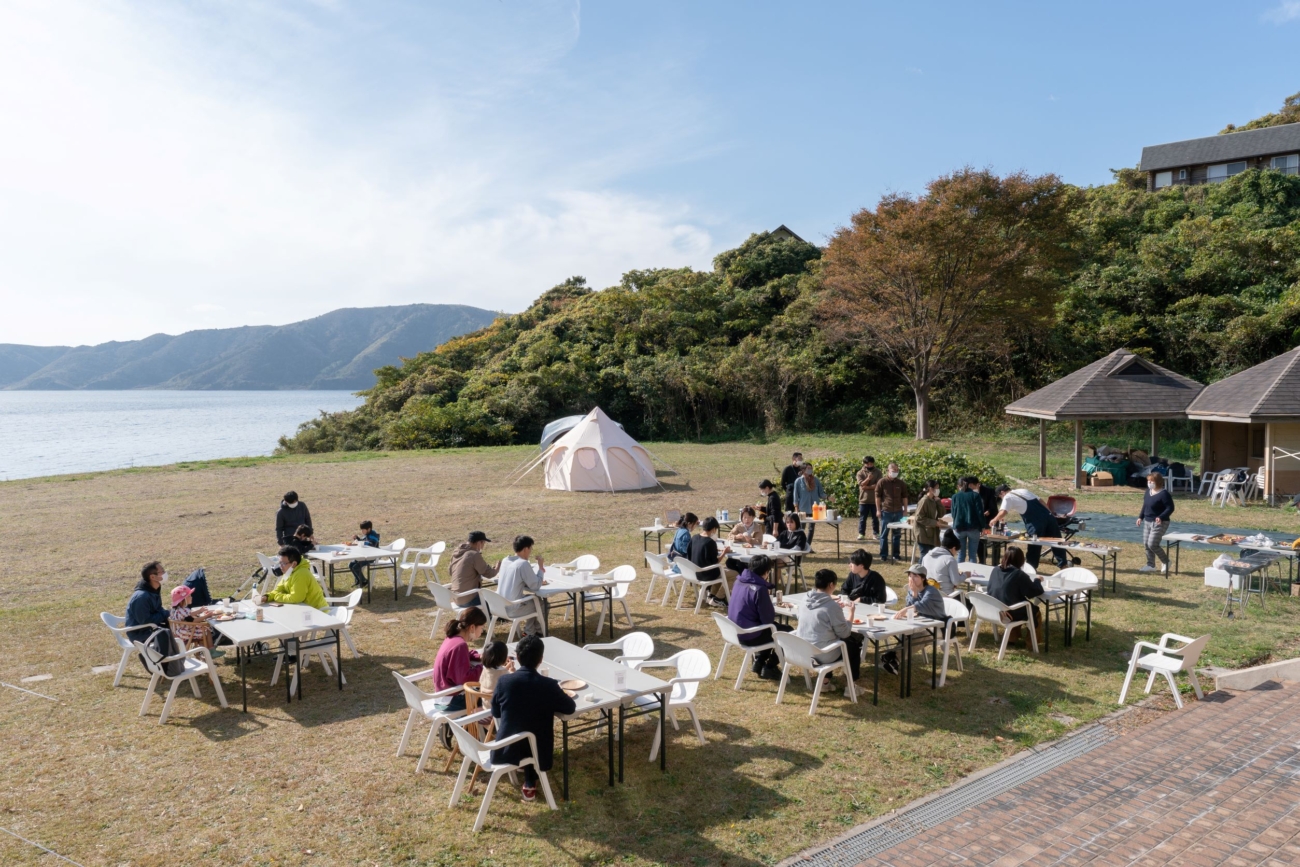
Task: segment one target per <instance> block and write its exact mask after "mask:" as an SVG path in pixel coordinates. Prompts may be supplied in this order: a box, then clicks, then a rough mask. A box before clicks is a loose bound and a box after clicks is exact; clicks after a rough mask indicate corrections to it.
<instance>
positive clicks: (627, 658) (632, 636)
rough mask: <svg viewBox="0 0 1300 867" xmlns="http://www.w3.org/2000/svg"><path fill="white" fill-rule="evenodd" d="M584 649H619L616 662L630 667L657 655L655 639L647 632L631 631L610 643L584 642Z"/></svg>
mask: <svg viewBox="0 0 1300 867" xmlns="http://www.w3.org/2000/svg"><path fill="white" fill-rule="evenodd" d="M582 649H583V650H617V651H618V656H616V657H614V661H615V662H621V663H623V664H624V665H626V666H628V667H629V668H636V666H637V663H639V662H644V661H645V660H647V659H649V658H650V657H652V656H654V655H655V641H654V639H653V638H651V637H650V634H649V633H647V632H629V633H627V634H626V635H624V636H623V637H622V638H620V639H618V640H617V641H611V642H609V643H608V644H584V645H583V646H582Z"/></svg>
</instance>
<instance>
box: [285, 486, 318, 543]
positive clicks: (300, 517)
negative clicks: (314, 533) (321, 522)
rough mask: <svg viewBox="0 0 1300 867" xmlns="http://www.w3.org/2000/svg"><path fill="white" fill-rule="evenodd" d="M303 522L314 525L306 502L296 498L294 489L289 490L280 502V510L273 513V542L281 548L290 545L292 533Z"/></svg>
mask: <svg viewBox="0 0 1300 867" xmlns="http://www.w3.org/2000/svg"><path fill="white" fill-rule="evenodd" d="M303 524H306V525H307V526H308V527H313V526H315V525H314V524H312V522H311V512H309V511H307V504H306V503H304V502H301V501H300V500H299V499H298V493H297V492H296V491H290V492H289V493H287V494H285V495H284V499H283V500H282V501H281V502H280V511H278V512H276V513H275V544H276V545H278V546H279V547H281V548H283V547H284V546H285V545H292V544H293V534H294V533H295V532H296V531H297V530H298V528H299V527H301V526H302V525H303Z"/></svg>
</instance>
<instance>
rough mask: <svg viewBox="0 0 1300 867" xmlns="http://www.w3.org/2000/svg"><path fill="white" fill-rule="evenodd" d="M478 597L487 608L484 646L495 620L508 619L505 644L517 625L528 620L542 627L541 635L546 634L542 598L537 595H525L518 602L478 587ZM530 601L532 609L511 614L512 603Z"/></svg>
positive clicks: (513, 638)
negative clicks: (508, 631) (507, 632)
mask: <svg viewBox="0 0 1300 867" xmlns="http://www.w3.org/2000/svg"><path fill="white" fill-rule="evenodd" d="M478 598H479V599H480V600H482V602H483V605H484V607H486V608H487V616H488V623H487V629H486V630H485V631H484V633H483V640H484V645H483V646H484V647H486V646H487V643H486V642H489V641H491V640H492V633H493V631H494V630H495V629H496V625H497V621H498V620H502V621H508V622H509V623H510V633H509V634H508V635H507V636H506V644H510V643H511V642H512V641H514V640H515V633H516V632H517V631H518V630H519V627H520V626H521V625H522V624H524V623H527V622H528V621H529V620H536V621H537V622H538V623H539V624H540V625H541V627H542V635H545V634H546V618H545V617H543V616H542V600H541V597H539V596H527V597H525V598H523V599H521V600H519V601H518V602H511V601H510V600H509V599H506V598H505V597H504V596H502V595H501V594H500V593H498V592H496V591H495V590H488V589H487V588H486V587H481V588H479V591H478ZM530 601H531V602H532V608H533V610H532V611H527V610H526V609H525V613H523V614H519V615H513V616H512V615H511V614H510V613H509V612H510V609H511V607H513V606H514V605H527V604H528V603H529V602H530Z"/></svg>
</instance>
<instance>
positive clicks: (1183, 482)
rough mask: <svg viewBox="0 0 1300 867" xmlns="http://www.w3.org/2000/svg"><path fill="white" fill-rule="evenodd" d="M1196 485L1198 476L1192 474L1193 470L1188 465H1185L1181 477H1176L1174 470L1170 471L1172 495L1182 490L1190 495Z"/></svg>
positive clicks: (1170, 491) (1170, 490)
mask: <svg viewBox="0 0 1300 867" xmlns="http://www.w3.org/2000/svg"><path fill="white" fill-rule="evenodd" d="M1195 484H1196V475H1195V474H1194V473H1193V472H1192V468H1191V467H1189V466H1187V465H1186V464H1184V465H1183V472H1182V474H1181V475H1174V472H1173V470H1172V469H1171V470H1170V471H1169V493H1171V494H1172V493H1174V492H1175V491H1177V490H1179V489H1180V488H1181V489H1182V490H1184V491H1186V492H1187V493H1189V494H1190V493H1191V492H1192V486H1193V485H1195Z"/></svg>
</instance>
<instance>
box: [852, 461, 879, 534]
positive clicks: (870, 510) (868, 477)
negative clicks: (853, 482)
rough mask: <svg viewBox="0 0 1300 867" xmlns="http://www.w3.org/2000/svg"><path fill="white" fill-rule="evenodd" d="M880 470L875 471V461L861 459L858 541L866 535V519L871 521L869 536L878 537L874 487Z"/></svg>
mask: <svg viewBox="0 0 1300 867" xmlns="http://www.w3.org/2000/svg"><path fill="white" fill-rule="evenodd" d="M881 478H882V477H881V475H880V470H878V469H876V459H875V458H873V457H872V456H871V455H867V456H866V457H865V458H863V459H862V469H860V470H858V475H857V481H858V541H859V542H861V541H862V540H863V539H865V538H866V535H867V519H868V518H870V519H871V535H872V536H879V535H880V518H879V517H878V516H877V515H876V485H877V484H879V482H880V479H881Z"/></svg>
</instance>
